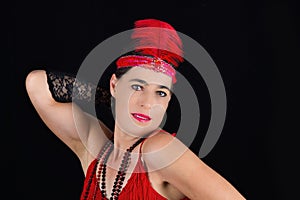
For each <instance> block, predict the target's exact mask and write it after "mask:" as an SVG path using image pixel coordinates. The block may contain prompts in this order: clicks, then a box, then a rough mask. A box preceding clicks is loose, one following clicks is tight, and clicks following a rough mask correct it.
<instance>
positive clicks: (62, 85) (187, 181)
mask: <svg viewBox="0 0 300 200" xmlns="http://www.w3.org/2000/svg"><path fill="white" fill-rule="evenodd" d="M143 27H156V28H157V27H158V28H160V29H161V30H160V31H157V29H155V30H151V29H150V30H143V29H140V28H143ZM145 31H146V32H145ZM132 38H133V39H134V40H136V43H135V45H136V46H135V47H136V48H135V51H134V52H130V53H129V54H128V55H125V56H122V57H120V58H119V59H118V60H117V62H116V65H117V70H116V72H115V73H114V74H113V75H112V76H111V79H110V85H109V86H110V94H111V96H112V97H113V98H114V101H115V107H114V108H112V109H114V113H115V125H114V129H113V131H111V130H110V129H109V128H107V126H105V124H104V123H103V122H102V121H101V120H99V119H97V118H96V117H94V116H91V115H89V114H87V113H85V112H84V111H83V110H82V109H81V108H80V107H79V106H77V105H76V103H74V102H72V98H81V99H86V98H90V97H91V95H94V94H93V93H91V91H92V89H93V88H95V87H91V86H90V85H88V84H86V83H82V82H81V80H76V79H75V78H74V77H70V76H67V75H64V74H59V73H56V72H52V71H49V70H48V71H45V70H35V71H33V72H31V73H30V74H29V75H28V76H27V79H26V88H27V92H28V95H29V97H30V99H31V102H32V103H33V105H34V107H35V109H36V110H37V112H38V114H39V115H40V117H41V118H42V120H43V121H44V122H45V124H46V125H47V126H48V127H49V128H50V129H51V130H52V131H53V133H54V134H56V135H57V136H58V137H59V138H60V139H61V140H62V141H63V142H64V143H65V144H66V145H67V146H68V147H69V148H70V149H71V150H72V151H73V152H74V153H75V154H76V155H77V156H78V158H79V160H80V162H81V165H82V169H83V171H84V173H85V176H86V179H85V182H84V188H83V191H82V195H81V199H244V197H243V196H242V195H241V194H240V193H239V192H238V191H237V190H236V189H235V188H234V187H233V186H232V185H231V184H230V183H229V182H228V181H226V180H225V179H224V178H223V177H221V176H220V175H219V174H218V173H216V172H215V171H214V170H212V169H211V168H210V167H208V166H207V165H206V164H205V163H203V162H202V161H201V160H200V159H199V158H198V157H197V156H196V155H195V154H194V153H193V152H192V151H190V150H189V149H188V148H187V147H186V146H185V145H183V144H182V143H181V142H180V141H179V140H177V139H176V137H174V136H172V135H171V134H169V133H167V132H165V131H163V130H162V129H161V128H160V127H159V126H160V124H161V122H162V120H163V117H164V114H165V112H166V110H167V108H168V103H169V101H170V99H171V96H172V87H173V84H174V83H175V82H176V76H175V69H174V68H175V67H177V66H178V65H179V64H180V63H181V62H182V61H183V58H182V44H181V40H180V38H179V37H178V35H177V34H176V31H175V30H174V28H173V27H172V26H170V25H169V24H168V23H165V22H162V21H159V20H155V19H146V20H139V21H137V22H136V23H135V31H134V32H133V35H132ZM149 43H150V44H151V45H150V46H151V48H145V46H148V45H149ZM153 46H154V47H155V48H153ZM166 49H168V50H169V49H170V50H172V51H168V50H166ZM99 90H100V92H98V96H99V97H100V98H99V99H101V98H102V99H104V97H107V94H106V93H105V91H103V90H102V89H101V88H100V89H99V87H98V91H99Z"/></svg>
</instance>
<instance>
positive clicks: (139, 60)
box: [116, 55, 176, 84]
mask: <svg viewBox="0 0 300 200" xmlns="http://www.w3.org/2000/svg"><path fill="white" fill-rule="evenodd" d="M116 64H117V68H118V69H119V68H123V67H137V66H138V67H144V68H147V69H151V70H154V71H156V72H162V73H164V74H166V75H168V76H170V77H171V78H172V82H173V84H174V83H176V77H175V74H176V71H175V69H174V68H173V66H172V65H170V64H169V63H167V62H165V61H164V60H162V59H160V58H156V57H149V56H140V55H128V56H123V57H121V58H119V59H118V60H117V62H116Z"/></svg>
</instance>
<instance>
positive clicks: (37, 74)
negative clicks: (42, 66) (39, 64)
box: [25, 70, 51, 103]
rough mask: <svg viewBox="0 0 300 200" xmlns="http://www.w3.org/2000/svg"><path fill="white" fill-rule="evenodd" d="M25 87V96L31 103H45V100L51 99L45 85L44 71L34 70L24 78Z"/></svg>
mask: <svg viewBox="0 0 300 200" xmlns="http://www.w3.org/2000/svg"><path fill="white" fill-rule="evenodd" d="M25 87H26V91H27V94H28V96H29V98H30V100H31V101H32V102H33V103H34V102H39V101H40V100H42V101H44V102H47V99H48V100H50V99H51V98H50V95H49V89H48V84H47V76H46V72H45V71H44V70H34V71H32V72H30V73H29V74H28V75H27V77H26V80H25ZM47 91H48V92H47Z"/></svg>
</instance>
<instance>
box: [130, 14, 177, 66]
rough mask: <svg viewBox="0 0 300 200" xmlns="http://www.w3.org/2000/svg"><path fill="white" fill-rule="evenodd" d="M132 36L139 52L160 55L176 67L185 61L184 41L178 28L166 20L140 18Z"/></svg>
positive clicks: (154, 55) (159, 56)
mask: <svg viewBox="0 0 300 200" xmlns="http://www.w3.org/2000/svg"><path fill="white" fill-rule="evenodd" d="M151 27H154V28H151ZM131 37H132V39H133V40H134V47H135V51H136V52H138V53H141V54H143V55H150V56H153V57H158V58H160V59H163V60H165V61H166V62H168V63H170V64H172V65H173V66H175V67H177V66H178V65H179V64H180V63H181V62H183V58H182V55H183V51H182V41H181V39H180V37H179V36H178V34H177V32H176V30H175V29H174V28H173V27H172V26H171V25H170V24H168V23H166V22H163V21H160V20H157V19H144V20H138V21H136V22H135V28H134V31H133V34H132V36H131Z"/></svg>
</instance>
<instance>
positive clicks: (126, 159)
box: [97, 138, 145, 200]
mask: <svg viewBox="0 0 300 200" xmlns="http://www.w3.org/2000/svg"><path fill="white" fill-rule="evenodd" d="M144 139H145V138H140V139H139V140H138V141H136V142H135V143H134V144H133V145H132V146H130V147H129V148H128V149H126V152H125V153H124V155H123V159H122V161H121V164H120V167H119V170H118V172H117V175H116V177H115V180H114V184H113V188H112V191H111V196H110V200H116V199H118V198H119V195H120V192H121V189H122V186H123V183H124V180H125V175H126V172H127V170H128V167H129V164H130V160H131V152H132V151H133V150H134V148H135V147H136V146H137V145H139V144H140V143H141V142H142V141H143V140H144ZM107 149H108V150H107ZM112 150H113V144H112V143H111V142H110V145H109V146H108V147H107V148H106V149H105V150H104V151H103V152H101V153H100V155H99V159H98V160H99V162H100V166H99V169H98V174H97V185H98V187H100V188H101V190H100V191H101V194H102V196H103V197H104V198H105V197H106V196H107V191H106V181H105V180H106V167H107V160H108V157H109V155H110V153H111V152H112ZM97 164H98V163H97ZM100 180H101V181H100ZM100 183H101V186H100Z"/></svg>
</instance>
